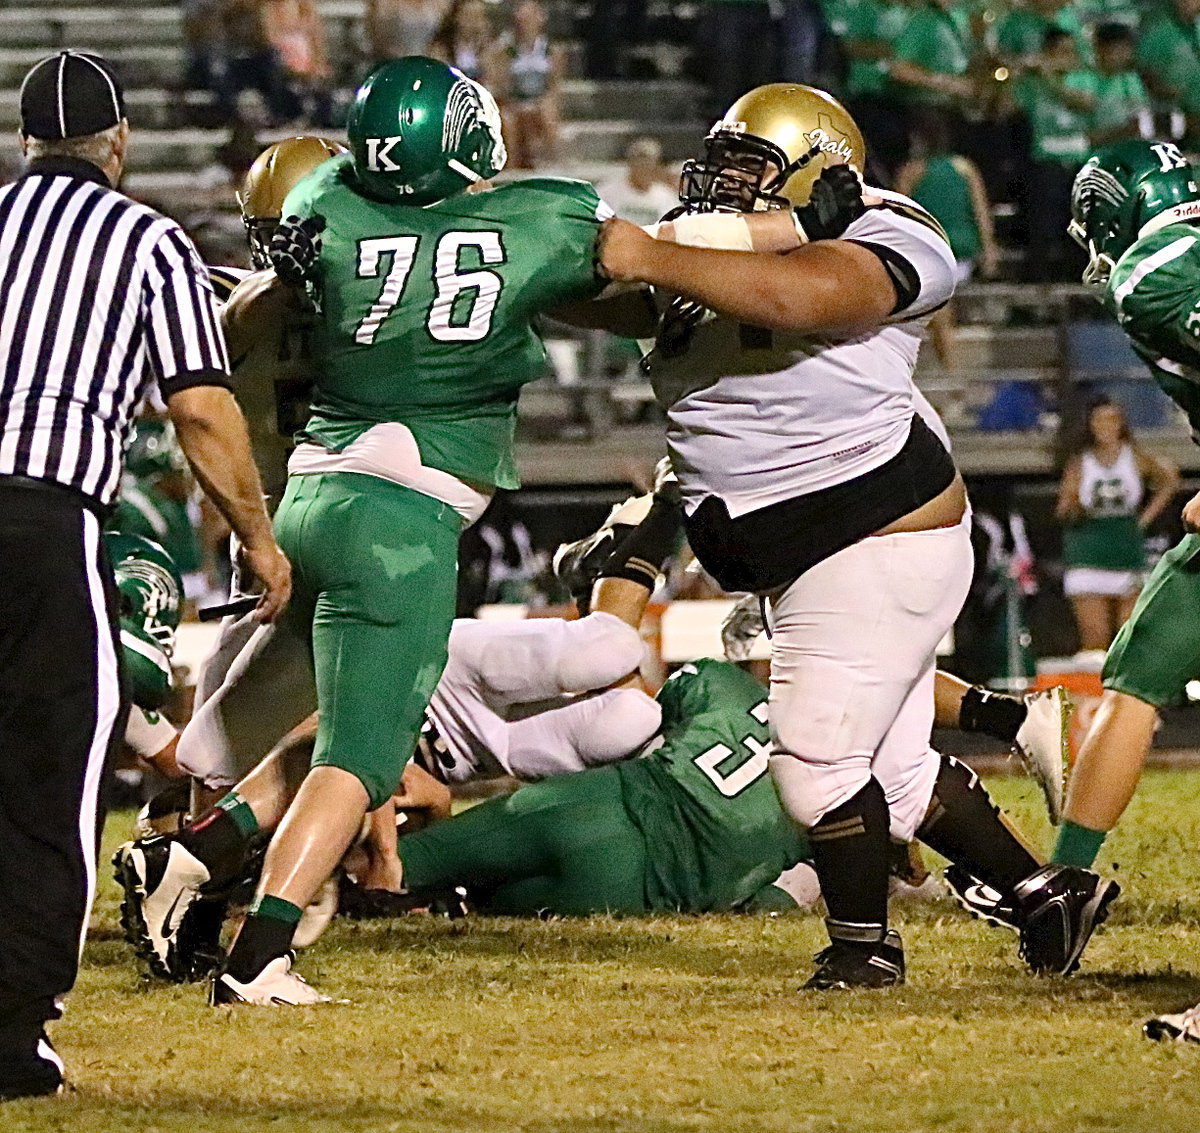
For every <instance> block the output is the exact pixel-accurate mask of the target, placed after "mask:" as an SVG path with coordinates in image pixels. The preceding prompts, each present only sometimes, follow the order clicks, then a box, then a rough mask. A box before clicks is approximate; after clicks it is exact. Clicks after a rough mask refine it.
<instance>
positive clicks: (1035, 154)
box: [1015, 28, 1098, 281]
mask: <svg viewBox="0 0 1200 1133" xmlns="http://www.w3.org/2000/svg"><path fill="white" fill-rule="evenodd" d="M1097 87H1098V77H1097V75H1096V72H1095V71H1093V70H1091V69H1090V68H1084V67H1081V66H1080V62H1079V55H1078V53H1077V52H1076V50H1075V44H1074V42H1073V40H1072V37H1071V34H1070V33H1069V32H1066V31H1063V30H1062V29H1060V28H1051V29H1050V30H1049V31H1047V32H1046V36H1045V39H1044V41H1043V46H1042V51H1041V54H1040V56H1039V57H1038V60H1037V62H1036V64H1035V65H1034V66H1033V67H1032V68H1030V69H1029V70H1027V71H1026V72H1025V73H1024V74H1023V75H1022V76H1021V77H1020V78H1019V79H1018V80H1017V84H1016V91H1015V95H1016V98H1017V101H1018V103H1019V104H1020V106H1021V108H1022V110H1024V112H1025V116H1026V118H1027V119H1028V120H1029V129H1030V134H1031V146H1030V149H1031V153H1030V156H1031V158H1032V160H1031V161H1030V163H1029V167H1028V173H1027V176H1026V180H1025V188H1026V200H1027V203H1028V206H1029V207H1027V209H1026V216H1027V218H1028V224H1029V256H1028V258H1027V261H1026V267H1027V278H1029V279H1030V280H1033V281H1047V280H1052V281H1058V280H1065V279H1069V278H1072V277H1074V276H1075V275H1077V274H1078V272H1079V270H1080V269H1081V266H1082V265H1079V266H1078V267H1077V266H1076V260H1077V258H1078V257H1077V256H1076V254H1075V253H1076V252H1077V251H1078V249H1076V247H1075V245H1074V243H1073V242H1072V241H1071V240H1070V238H1069V237H1068V236H1067V225H1068V224H1069V223H1070V220H1071V183H1072V182H1073V181H1074V179H1075V173H1076V172H1077V170H1078V169H1079V167H1080V166H1081V165H1082V164H1083V162H1084V160H1085V159H1086V158H1087V156H1088V153H1089V152H1090V143H1089V141H1088V129H1089V127H1090V125H1091V116H1092V112H1093V111H1094V110H1095V107H1096V91H1097Z"/></svg>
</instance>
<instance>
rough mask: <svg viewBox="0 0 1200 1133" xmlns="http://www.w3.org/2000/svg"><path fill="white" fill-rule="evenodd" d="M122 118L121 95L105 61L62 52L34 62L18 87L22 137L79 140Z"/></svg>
mask: <svg viewBox="0 0 1200 1133" xmlns="http://www.w3.org/2000/svg"><path fill="white" fill-rule="evenodd" d="M124 117H125V92H124V91H123V90H122V89H121V81H120V80H119V79H118V78H117V76H116V75H115V74H114V73H113V69H112V67H110V66H109V65H108V63H107V61H106V60H104V59H101V58H100V56H99V55H90V54H88V53H87V52H84V51H60V52H59V53H58V54H57V55H50V56H47V57H46V58H45V59H43V60H41V61H40V62H38V63H35V64H34V65H33V67H32V68H31V69H30V71H29V74H27V75H26V76H25V81H24V82H23V83H22V84H21V133H23V134H25V135H26V136H27V137H32V138H42V139H43V140H45V141H61V140H62V139H63V138H81V137H84V136H85V135H87V134H98V133H100V131H101V130H107V129H109V128H110V127H111V126H115V125H116V124H117V123H118V122H120V121H121V119H122V118H124Z"/></svg>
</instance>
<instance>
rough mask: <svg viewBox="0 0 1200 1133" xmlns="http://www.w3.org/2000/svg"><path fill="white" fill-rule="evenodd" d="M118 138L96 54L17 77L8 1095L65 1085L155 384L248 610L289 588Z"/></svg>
mask: <svg viewBox="0 0 1200 1133" xmlns="http://www.w3.org/2000/svg"><path fill="white" fill-rule="evenodd" d="M128 142H129V123H128V122H127V121H126V119H125V110H124V96H123V94H122V91H121V86H120V84H119V83H118V81H117V79H116V77H115V75H114V74H113V72H112V70H111V69H110V67H109V66H108V64H107V63H106V62H105V61H104V60H103V59H100V58H99V57H97V56H95V55H87V54H82V53H79V52H71V51H66V52H62V53H60V54H58V55H55V56H52V57H50V58H48V59H43V60H42V61H41V62H40V63H38V64H37V65H36V66H34V67H33V69H32V70H31V71H30V72H29V74H28V75H27V76H26V77H25V82H24V84H23V85H22V87H21V148H22V150H23V152H24V154H25V157H26V159H27V162H28V167H27V170H26V172H25V175H24V176H23V177H22V178H21V179H20V180H19V181H17V182H16V183H15V184H12V185H9V186H7V187H5V188H3V189H0V911H2V915H3V918H4V923H3V925H2V927H0V1099H3V1098H11V1097H22V1096H29V1095H34V1094H46V1093H53V1092H56V1091H57V1090H58V1089H59V1088H60V1087H61V1086H62V1082H63V1070H62V1062H61V1060H60V1059H59V1058H58V1056H57V1054H56V1053H55V1052H54V1050H53V1048H52V1047H51V1045H50V1043H49V1040H48V1039H47V1037H46V1032H45V1024H46V1022H47V1021H48V1020H51V1019H56V1018H58V1017H59V1015H60V1014H61V1001H62V997H63V996H64V995H65V994H66V993H67V992H68V991H69V990H70V988H71V985H72V984H73V983H74V981H75V975H76V970H77V967H78V962H79V953H80V948H81V945H82V939H83V934H84V931H85V929H86V924H87V918H88V913H89V911H90V907H91V902H92V896H93V893H94V890H95V881H96V838H97V831H98V821H99V817H100V816H99V815H98V813H97V791H98V788H99V785H100V778H101V773H102V771H103V768H104V763H105V758H106V755H107V753H108V749H109V746H110V744H111V743H112V741H113V739H114V736H119V735H120V733H121V731H122V729H123V721H124V718H125V711H126V708H125V702H124V697H123V695H122V682H121V673H120V663H119V660H118V658H119V656H120V653H119V650H118V648H117V609H116V597H115V591H114V586H113V577H112V569H111V567H110V565H109V563H108V561H107V559H106V557H105V553H104V546H103V543H102V541H101V539H100V528H101V526H102V525H103V522H104V519H105V516H106V514H107V511H108V508H109V504H110V503H111V501H112V499H113V496H114V493H115V492H116V489H117V484H118V481H119V478H120V475H121V466H122V448H123V445H124V443H125V441H126V440H127V439H128V436H129V433H130V429H131V423H132V419H133V417H134V415H135V413H136V412H137V409H138V406H139V404H140V403H141V401H142V398H143V396H144V395H145V393H146V392H147V389H148V387H149V386H150V384H151V383H152V382H156V383H157V385H158V389H159V391H160V392H161V394H162V396H163V397H164V398H165V399H166V403H167V409H168V412H169V414H170V417H171V420H172V421H173V422H174V425H175V428H176V431H177V433H178V436H179V441H180V444H181V445H182V447H183V450H184V452H185V453H186V454H187V457H188V460H189V461H190V463H191V465H192V468H193V470H194V472H195V473H196V477H197V479H198V480H199V482H200V484H201V486H202V487H203V488H204V490H205V492H206V493H207V494H208V496H209V497H210V498H211V499H212V501H213V503H214V504H215V505H216V507H217V508H218V510H219V511H220V512H221V513H222V514H223V515H224V516H225V518H226V519H227V520H228V521H229V523H230V525H231V526H232V528H233V529H234V531H235V532H236V533H237V535H238V537H239V538H240V539H241V541H242V544H243V547H244V549H245V555H246V559H247V561H248V565H249V566H250V567H251V569H253V570H254V571H255V573H256V574H257V575H258V577H259V579H260V581H261V582H262V584H263V590H264V592H263V596H262V599H261V601H260V604H259V617H260V618H261V619H262V620H264V621H266V620H270V619H271V618H273V617H274V616H275V615H276V614H277V613H278V612H279V611H280V609H281V608H282V607H283V606H284V604H285V603H286V602H287V599H288V595H289V593H290V589H291V569H290V567H289V565H288V562H287V559H286V558H285V557H284V556H283V554H282V552H281V551H280V550H279V548H278V546H277V545H276V543H275V540H274V538H273V536H272V534H271V526H270V522H269V520H268V518H267V514H266V511H265V510H264V508H263V503H262V490H261V487H260V484H259V480H258V474H257V472H256V471H255V468H254V464H253V462H252V460H251V458H250V447H249V443H248V441H247V438H246V428H245V422H244V421H243V419H242V416H241V413H240V411H239V410H238V408H237V406H236V404H235V402H234V400H233V395H232V394H231V393H230V390H229V378H228V368H229V367H228V362H227V359H226V353H225V345H224V341H223V339H222V337H221V331H220V326H219V323H218V318H217V310H216V304H215V300H214V296H213V293H212V288H211V285H210V283H209V281H208V275H207V273H206V271H205V269H204V267H203V265H202V264H201V262H200V259H199V257H198V255H197V254H196V251H195V249H194V248H193V246H192V244H191V242H190V241H189V239H188V237H187V236H186V235H185V234H184V232H183V231H182V229H180V228H179V226H178V225H177V224H175V223H174V222H173V221H171V220H168V219H166V218H165V217H162V216H160V215H159V214H158V213H156V212H154V211H153V210H152V209H149V208H146V207H145V206H143V205H140V204H137V203H135V202H133V201H131V200H129V199H128V198H126V197H124V196H123V195H122V194H120V193H119V192H117V191H116V185H117V184H118V182H119V180H120V177H121V171H122V167H123V165H124V162H125V152H126V147H127V145H128Z"/></svg>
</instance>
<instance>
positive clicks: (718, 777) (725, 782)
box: [695, 704, 771, 799]
mask: <svg viewBox="0 0 1200 1133" xmlns="http://www.w3.org/2000/svg"><path fill="white" fill-rule="evenodd" d="M750 715H751V716H753V717H754V719H755V720H757V721H758V722H759V723H760V724H765V723H766V722H767V706H766V705H765V704H756V705H755V706H754V707H753V708H751V709H750ZM741 746H742V747H743V748H744V749H745V750H746V751H748V752H749V753H750V758H749V759H743V760H742V761H741V762H740V763H738V764H737V765H736V766H735V767H732V768H729V769H728V770H725V767H726V765H727V764H728V762H729V761H730V760H731V759H732V758H733V756H734V754H735V753H734V752H733V750H732V749H731V748H729V747H728V746H726V745H725V744H714V745H713V746H712V747H710V748H709V749H708V751H706V752H704V753H703V754H701V755H698V756H696V759H695V763H696V766H697V767H699V768H700V770H701V771H703V772H704V774H705V775H707V776H708V777H709V778H710V779H711V780H712V784H713V786H714V787H716V788H717V790H718V791H720V792H721V794H723V795H724V796H725V797H726V798H727V799H732V798H734V797H736V796H737V795H740V794H741V793H742V792H743V791H744V790H745V789H746V788H747V787H749V786H750V785H751V784H753V783H756V782H758V780H759V779H760V778H761V777H762V775H763V774H764V773H765V772H766V770H767V767H768V759H769V757H770V755H771V745H770V744H764V743H761V742H760V741H759V740H757V739H756V738H755V737H754V736H744V737H743V738H742V740H741Z"/></svg>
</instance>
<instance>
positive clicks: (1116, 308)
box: [1104, 223, 1200, 437]
mask: <svg viewBox="0 0 1200 1133" xmlns="http://www.w3.org/2000/svg"><path fill="white" fill-rule="evenodd" d="M1104 301H1105V306H1107V307H1108V308H1109V309H1110V310H1111V311H1112V312H1113V313H1114V314H1115V315H1116V316H1117V320H1118V321H1119V322H1120V324H1121V327H1122V329H1123V330H1124V331H1125V333H1126V334H1127V335H1129V338H1130V340H1131V341H1132V342H1133V346H1134V349H1135V350H1137V352H1138V354H1140V355H1141V356H1142V358H1143V359H1145V361H1146V362H1147V363H1148V364H1149V366H1150V370H1151V372H1152V373H1153V375H1154V378H1155V380H1156V381H1157V382H1158V384H1159V385H1160V386H1161V387H1162V389H1163V390H1164V392H1165V393H1167V394H1168V395H1169V396H1170V397H1171V398H1173V399H1174V400H1175V401H1176V402H1177V403H1178V404H1179V405H1180V407H1181V408H1182V409H1183V411H1184V412H1185V413H1186V414H1187V416H1188V422H1189V423H1190V425H1191V427H1192V432H1193V435H1194V436H1196V437H1200V228H1197V227H1196V226H1195V225H1192V224H1186V223H1175V224H1168V225H1166V226H1164V227H1163V228H1160V229H1159V230H1158V231H1157V232H1152V233H1150V234H1149V235H1148V236H1144V237H1142V239H1140V240H1138V241H1137V242H1136V243H1135V244H1133V245H1132V246H1131V247H1130V248H1128V249H1127V250H1126V252H1125V254H1124V255H1123V256H1122V257H1121V258H1120V259H1119V260H1118V261H1117V264H1116V267H1114V268H1113V271H1112V275H1111V276H1110V277H1109V281H1108V286H1107V287H1106V288H1105V292H1104Z"/></svg>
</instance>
